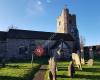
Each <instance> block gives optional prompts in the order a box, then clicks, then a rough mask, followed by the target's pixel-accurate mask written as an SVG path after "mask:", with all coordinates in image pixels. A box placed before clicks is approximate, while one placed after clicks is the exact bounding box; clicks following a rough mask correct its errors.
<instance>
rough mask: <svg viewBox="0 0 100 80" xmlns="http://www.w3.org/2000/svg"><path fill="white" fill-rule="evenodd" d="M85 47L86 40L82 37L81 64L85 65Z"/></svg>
mask: <svg viewBox="0 0 100 80" xmlns="http://www.w3.org/2000/svg"><path fill="white" fill-rule="evenodd" d="M84 45H85V38H84V37H83V36H80V48H81V64H85V60H84Z"/></svg>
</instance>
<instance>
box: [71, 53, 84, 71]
mask: <svg viewBox="0 0 100 80" xmlns="http://www.w3.org/2000/svg"><path fill="white" fill-rule="evenodd" d="M72 60H73V61H74V64H75V65H76V66H77V67H78V69H80V70H82V67H81V62H80V58H79V55H78V54H77V53H72Z"/></svg>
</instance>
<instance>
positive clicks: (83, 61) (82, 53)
mask: <svg viewBox="0 0 100 80" xmlns="http://www.w3.org/2000/svg"><path fill="white" fill-rule="evenodd" d="M81 64H85V60H84V50H83V49H81Z"/></svg>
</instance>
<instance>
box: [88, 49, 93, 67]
mask: <svg viewBox="0 0 100 80" xmlns="http://www.w3.org/2000/svg"><path fill="white" fill-rule="evenodd" d="M87 65H88V66H93V50H92V47H91V48H90V49H89V60H88V61H87Z"/></svg>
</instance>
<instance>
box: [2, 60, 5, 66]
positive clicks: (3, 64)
mask: <svg viewBox="0 0 100 80" xmlns="http://www.w3.org/2000/svg"><path fill="white" fill-rule="evenodd" d="M2 67H5V58H3V59H2Z"/></svg>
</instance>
